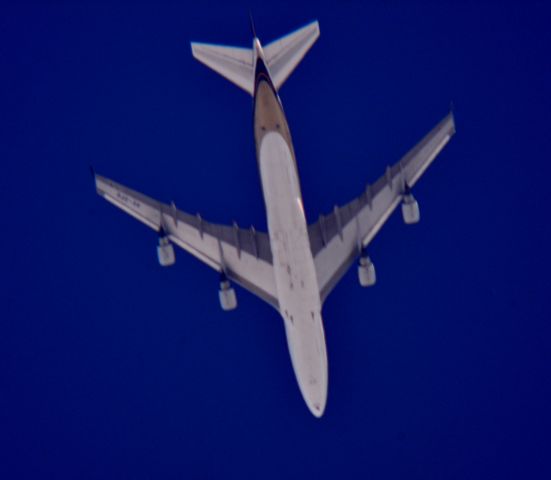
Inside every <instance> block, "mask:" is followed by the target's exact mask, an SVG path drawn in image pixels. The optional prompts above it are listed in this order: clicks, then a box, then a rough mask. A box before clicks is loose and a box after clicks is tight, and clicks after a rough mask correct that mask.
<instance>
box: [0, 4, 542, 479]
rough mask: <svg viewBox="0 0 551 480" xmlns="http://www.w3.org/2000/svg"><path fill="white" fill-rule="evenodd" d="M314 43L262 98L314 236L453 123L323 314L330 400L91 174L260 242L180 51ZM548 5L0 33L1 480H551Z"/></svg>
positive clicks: (229, 148) (213, 114) (249, 163)
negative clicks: (277, 122)
mask: <svg viewBox="0 0 551 480" xmlns="http://www.w3.org/2000/svg"><path fill="white" fill-rule="evenodd" d="M249 8H252V11H253V14H254V17H255V21H256V28H257V32H258V34H259V36H260V38H261V40H262V41H263V42H265V43H267V42H269V41H271V40H273V39H275V38H277V37H279V36H281V35H284V34H286V33H288V32H289V31H291V30H293V29H295V28H297V27H299V26H302V25H303V24H305V23H307V22H309V21H311V20H313V19H318V20H319V22H320V28H321V36H320V38H319V40H318V42H317V43H316V44H315V45H314V47H313V48H312V50H311V51H310V53H309V54H308V55H307V56H306V57H305V59H304V61H303V62H302V64H301V65H300V66H299V67H298V69H297V70H296V71H295V72H294V74H293V75H292V76H291V77H290V78H289V80H288V81H287V83H286V84H285V85H284V86H283V88H282V89H281V91H280V96H281V99H282V102H283V105H284V107H285V110H286V113H287V116H288V120H289V124H290V128H291V132H292V134H293V139H294V142H295V150H296V154H297V163H298V167H299V172H300V175H301V181H302V189H303V195H304V204H305V208H306V211H307V216H308V218H309V220H310V221H314V220H315V219H317V216H318V214H319V213H321V212H326V211H328V210H330V209H331V208H332V207H333V205H334V204H335V203H338V204H341V203H344V202H346V201H348V200H350V199H351V198H352V197H354V196H356V195H357V194H359V192H361V191H362V189H363V188H364V185H365V183H366V182H368V181H369V182H372V181H375V180H376V179H377V178H378V177H379V176H380V175H381V174H382V173H383V172H384V169H385V167H386V165H388V164H390V163H394V162H395V161H397V160H398V159H399V158H400V157H401V156H402V155H403V154H404V153H405V152H407V150H408V149H409V148H411V147H412V146H413V145H414V144H415V143H416V142H417V141H418V140H419V139H420V138H421V137H422V136H423V135H424V134H425V133H426V132H428V131H429V130H430V129H431V128H432V127H433V126H434V125H435V124H436V123H437V122H438V121H439V120H440V119H441V118H442V117H443V116H444V115H446V113H447V112H448V107H449V104H450V101H453V102H454V104H455V114H456V123H457V135H456V136H455V137H454V138H453V140H452V141H451V142H450V144H449V145H448V146H447V147H446V149H445V150H444V151H443V152H442V154H441V155H440V156H439V157H438V159H437V161H436V162H435V163H434V164H433V165H432V166H431V168H430V169H429V170H428V171H427V173H426V174H425V176H424V177H423V178H422V180H421V181H420V182H419V184H418V185H417V186H416V188H415V190H414V194H415V196H416V198H417V199H418V201H419V204H420V207H421V216H422V220H421V223H420V224H418V225H415V226H412V227H409V226H405V225H404V224H403V223H402V221H401V218H400V215H399V214H398V213H396V214H395V215H393V216H392V217H391V218H390V220H389V221H388V223H387V225H386V226H385V227H384V228H383V229H382V230H381V232H380V233H379V235H378V236H377V238H375V240H374V241H373V242H372V244H371V245H370V247H369V253H370V255H371V258H372V259H373V261H374V263H375V265H376V268H377V274H378V283H377V285H376V286H375V287H373V288H371V289H362V288H361V287H360V286H359V285H358V282H357V276H356V269H355V268H352V269H351V270H350V272H349V273H348V274H347V275H346V276H345V277H344V279H343V280H342V282H341V283H340V285H339V286H338V287H337V288H336V289H335V290H334V291H333V293H332V294H331V296H330V297H329V298H328V300H327V302H326V303H325V306H324V310H323V315H324V321H325V329H326V337H327V346H328V357H329V397H328V404H327V409H326V413H325V415H324V416H323V417H322V419H321V420H317V419H315V418H314V417H313V416H312V415H311V414H310V413H309V411H308V409H307V407H306V405H305V404H304V401H303V399H302V397H301V395H300V392H299V390H298V387H297V385H296V380H295V377H294V374H293V371H292V367H291V363H290V359H289V355H288V352H287V346H286V342H285V336H284V330H283V324H282V321H281V320H280V318H279V316H278V315H277V313H276V312H275V311H274V310H273V309H272V308H271V307H269V306H268V305H266V304H263V303H262V302H261V301H260V300H258V299H257V298H255V297H253V296H252V295H251V294H249V293H248V292H245V291H243V290H241V289H238V292H237V293H238V299H239V302H240V304H239V308H238V309H237V310H236V311H234V312H231V313H224V312H222V311H221V310H220V308H219V305H218V298H217V290H218V275H217V274H216V273H215V272H213V271H212V270H210V269H209V268H208V267H206V266H204V265H202V264H201V263H200V262H198V261H197V260H195V259H194V258H192V257H190V256H188V255H187V254H186V253H185V252H183V251H177V263H176V265H175V266H174V267H172V268H169V269H163V268H161V267H160V266H159V265H158V264H157V259H156V252H155V248H156V243H157V235H156V233H155V232H153V231H151V230H149V229H147V228H146V227H144V226H143V225H141V224H139V223H138V222H136V221H135V220H133V219H132V218H130V217H128V216H126V215H125V214H123V213H122V212H120V211H119V210H117V209H115V208H114V207H112V206H111V205H109V204H108V203H107V202H105V201H103V200H102V199H101V198H99V197H98V196H97V195H96V194H95V191H94V186H93V182H92V178H91V177H90V173H89V169H88V167H89V165H90V164H93V165H94V167H95V168H96V170H97V171H98V172H99V173H101V174H103V175H105V176H108V177H111V178H113V179H114V180H116V181H119V182H121V183H124V184H126V185H128V186H130V187H132V188H134V189H137V190H140V191H142V192H144V193H146V194H148V195H150V196H153V197H155V198H158V199H160V200H163V201H166V202H169V201H171V200H174V201H175V202H176V204H177V205H178V206H179V208H181V209H183V210H187V211H189V212H192V213H195V212H200V213H201V215H202V216H203V218H205V219H208V220H210V221H214V222H222V223H231V222H232V221H233V220H236V221H237V222H238V223H239V224H240V225H244V226H248V225H251V224H253V225H255V226H256V228H257V229H259V230H261V229H265V228H266V221H265V217H264V207H263V200H262V196H261V190H260V184H259V175H258V172H257V169H256V161H255V157H254V140H253V136H252V110H251V107H252V103H251V99H250V98H249V97H247V95H246V94H245V93H244V92H242V91H241V90H239V89H238V88H236V87H235V86H233V85H232V84H230V83H229V82H227V81H226V80H224V79H222V78H221V77H219V76H218V75H216V74H215V73H214V72H212V71H210V70H208V69H207V68H205V67H204V66H202V65H200V64H199V63H197V62H195V61H194V60H193V58H192V56H191V52H190V48H189V41H190V40H199V41H207V42H219V43H225V44H229V45H239V46H248V45H250V42H251V35H250V31H249V25H248V9H249ZM550 20H551V15H550V14H549V7H548V6H547V5H546V2H543V1H542V2H517V3H516V4H507V3H506V2H474V1H473V2H453V3H449V2H398V1H389V2H339V3H338V4H337V3H333V4H330V3H323V2H296V3H295V2H292V3H291V2H289V3H286V2H255V1H249V2H234V3H225V2H224V3H223V2H218V3H216V2H200V3H197V2H178V3H176V2H174V3H172V4H170V3H168V4H164V5H159V4H157V5H153V4H145V3H142V4H140V5H133V4H129V3H127V4H121V5H117V6H114V5H110V4H107V3H103V4H101V3H98V4H92V3H87V4H81V5H79V6H72V5H70V4H66V3H63V2H56V3H55V4H53V5H44V4H34V5H24V4H21V3H17V4H15V3H14V4H12V5H6V4H3V5H2V6H1V7H0V161H1V165H2V172H1V174H0V201H1V205H2V211H3V214H2V220H3V222H2V223H3V229H2V232H3V234H2V235H1V236H0V247H1V252H2V267H1V268H0V282H1V290H0V291H1V294H0V295H1V312H0V478H3V479H12V478H13V479H17V478H63V479H64V478H71V479H74V478H94V479H95V478H102V479H105V478H117V479H121V478H132V479H148V478H169V479H170V478H199V479H211V478H267V479H281V478H288V479H293V478H369V479H394V478H408V479H465V478H469V479H475V478H484V479H487V478H534V479H540V478H542V479H544V478H545V479H547V478H551V462H550V457H551V455H550V454H551V440H550V435H549V432H550V430H551V413H550V411H549V405H550V402H551V371H550V367H551V350H550V348H549V343H550V340H551V307H550V294H551V288H550V287H551V280H550V267H551V254H550V245H551V226H550V221H549V220H550V215H549V209H550V208H551V195H550V193H549V187H550V183H551V175H550V174H551V134H550V127H551V121H550V120H551V119H550V114H549V112H550V108H551V100H550V90H551V88H550V85H551V62H550V60H549V58H550V50H551V49H550V47H551V41H550V40H551V33H550V31H551V30H550V28H549V24H550Z"/></svg>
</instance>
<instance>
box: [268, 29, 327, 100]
mask: <svg viewBox="0 0 551 480" xmlns="http://www.w3.org/2000/svg"><path fill="white" fill-rule="evenodd" d="M319 35H320V28H319V23H318V22H317V20H316V21H314V22H311V23H309V24H308V25H306V26H304V27H302V28H299V29H298V30H295V31H294V32H292V33H289V34H288V35H285V36H284V37H281V38H280V39H278V40H275V41H273V42H272V43H270V44H269V45H266V47H264V55H265V56H266V62H267V64H268V69H269V70H270V75H271V76H272V81H273V82H274V86H275V88H276V90H279V88H280V87H281V85H283V83H284V82H285V80H287V78H288V77H289V75H291V73H292V72H293V70H294V69H295V68H296V66H297V65H298V64H299V63H300V61H301V60H302V59H303V58H304V55H306V52H308V50H310V47H311V46H312V45H313V44H314V42H315V41H316V40H317V39H318V37H319Z"/></svg>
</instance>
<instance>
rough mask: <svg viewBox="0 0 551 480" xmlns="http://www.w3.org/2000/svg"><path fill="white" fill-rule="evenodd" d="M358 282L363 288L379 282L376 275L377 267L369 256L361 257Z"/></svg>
mask: <svg viewBox="0 0 551 480" xmlns="http://www.w3.org/2000/svg"><path fill="white" fill-rule="evenodd" d="M358 280H359V282H360V285H361V286H362V287H371V286H372V285H375V282H376V281H377V275H376V274H375V265H373V262H372V261H371V259H370V258H369V257H368V256H367V255H362V256H361V257H360V264H359V265H358Z"/></svg>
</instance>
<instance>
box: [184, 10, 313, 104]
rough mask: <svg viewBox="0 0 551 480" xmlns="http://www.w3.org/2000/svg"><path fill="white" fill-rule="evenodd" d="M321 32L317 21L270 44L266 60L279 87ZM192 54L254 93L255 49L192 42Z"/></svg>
mask: <svg viewBox="0 0 551 480" xmlns="http://www.w3.org/2000/svg"><path fill="white" fill-rule="evenodd" d="M319 34H320V31H319V24H318V22H317V21H314V22H312V23H309V24H308V25H306V26H304V27H302V28H299V29H298V30H295V31H294V32H292V33H290V34H288V35H286V36H284V37H281V38H280V39H278V40H275V41H273V42H271V43H270V44H268V45H267V46H266V47H265V48H264V50H263V51H264V60H265V62H266V64H267V66H268V70H269V72H270V75H271V77H272V82H273V84H274V86H275V88H276V89H277V90H279V88H280V87H281V85H283V83H284V82H285V80H287V78H288V77H289V75H290V74H291V72H292V71H293V70H294V69H295V68H296V66H297V65H298V64H299V63H300V61H301V60H302V59H303V57H304V55H306V52H307V51H308V50H309V49H310V47H311V46H312V45H313V44H314V42H315V41H316V40H317V39H318V37H319ZM191 50H192V52H193V56H194V57H195V58H196V59H197V60H199V61H200V62H201V63H204V64H205V65H206V66H208V67H210V68H212V69H213V70H214V71H215V72H218V73H219V74H220V75H222V76H223V77H226V78H227V79H228V80H229V81H230V82H233V83H235V84H236V85H237V86H238V87H240V88H242V89H243V90H245V91H246V92H248V93H249V94H250V95H254V65H255V62H256V58H255V55H257V53H256V50H255V49H254V48H238V47H226V46H222V45H211V44H207V43H192V44H191Z"/></svg>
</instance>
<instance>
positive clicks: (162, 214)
mask: <svg viewBox="0 0 551 480" xmlns="http://www.w3.org/2000/svg"><path fill="white" fill-rule="evenodd" d="M95 179H96V189H97V192H98V194H99V195H101V196H103V197H104V198H105V199H106V200H108V201H109V202H110V203H112V204H113V205H115V206H117V207H119V208H120V209H121V210H123V211H125V212H126V213H128V214H130V215H132V216H133V217H134V218H136V219H138V220H140V221H141V222H142V223H144V224H146V225H147V226H148V227H150V228H152V229H153V230H156V231H160V230H161V229H162V230H164V232H165V233H166V234H167V235H168V236H169V238H170V240H171V241H172V242H174V243H175V244H176V245H178V246H179V247H181V248H183V249H184V250H186V251H188V252H189V253H191V254H192V255H194V256H195V257H196V258H198V259H199V260H201V261H203V262H204V263H206V264H207V265H209V266H210V267H212V268H213V269H215V270H217V271H219V272H221V271H222V270H224V271H225V273H226V274H227V275H228V277H229V278H230V279H232V280H234V281H235V282H236V283H238V284H240V285H241V286H243V287H244V288H246V289H247V290H249V291H251V292H252V293H254V294H256V295H257V296H259V297H260V298H262V299H263V300H265V301H266V302H268V303H269V304H271V305H272V306H274V307H276V308H277V306H278V302H277V293H276V287H275V279H274V275H273V267H272V251H271V247H270V240H269V237H268V235H267V234H266V233H263V232H257V231H255V230H254V229H252V228H251V229H250V230H245V229H242V228H239V227H238V226H237V225H234V226H226V225H218V224H214V223H210V222H206V221H204V220H203V219H202V218H201V217H200V216H199V215H190V214H189V213H186V212H183V211H181V210H178V209H177V208H176V206H175V205H174V204H172V205H168V204H165V203H161V202H159V201H157V200H154V199H152V198H150V197H148V196H146V195H143V194H142V193H139V192H137V191H134V190H131V189H130V188H128V187H125V186H124V185H121V184H119V183H116V182H114V181H112V180H109V179H107V178H105V177H102V176H100V175H95Z"/></svg>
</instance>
